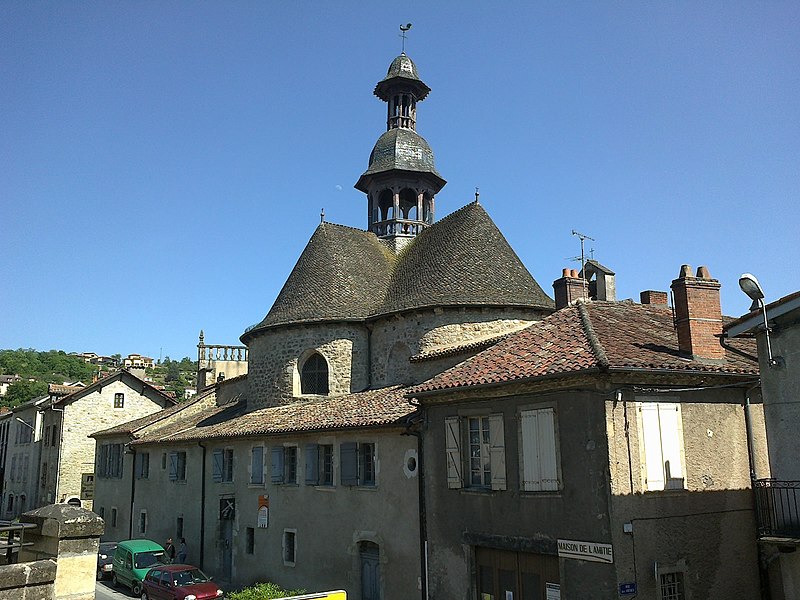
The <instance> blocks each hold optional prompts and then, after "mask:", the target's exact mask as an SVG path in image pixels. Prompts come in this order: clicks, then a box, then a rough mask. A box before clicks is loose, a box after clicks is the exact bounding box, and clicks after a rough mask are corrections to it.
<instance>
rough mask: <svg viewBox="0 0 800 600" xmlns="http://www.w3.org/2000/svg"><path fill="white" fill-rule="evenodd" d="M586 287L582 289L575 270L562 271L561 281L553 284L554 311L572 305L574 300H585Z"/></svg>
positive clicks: (581, 281)
mask: <svg viewBox="0 0 800 600" xmlns="http://www.w3.org/2000/svg"><path fill="white" fill-rule="evenodd" d="M587 289H588V286H586V287H584V285H583V279H581V277H580V275H579V274H578V271H577V270H576V269H564V270H563V271H562V274H561V279H556V280H555V281H554V282H553V291H554V292H555V297H556V310H559V309H561V308H564V307H565V306H569V305H570V304H573V303H574V302H575V301H576V300H581V299H586V297H587Z"/></svg>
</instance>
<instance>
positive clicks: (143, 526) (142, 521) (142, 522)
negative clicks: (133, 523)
mask: <svg viewBox="0 0 800 600" xmlns="http://www.w3.org/2000/svg"><path fill="white" fill-rule="evenodd" d="M139 533H140V534H142V535H144V534H145V533H147V511H146V510H142V511H139Z"/></svg>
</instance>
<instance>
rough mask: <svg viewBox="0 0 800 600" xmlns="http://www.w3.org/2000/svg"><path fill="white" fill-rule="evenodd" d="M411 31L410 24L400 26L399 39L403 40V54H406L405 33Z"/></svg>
mask: <svg viewBox="0 0 800 600" xmlns="http://www.w3.org/2000/svg"><path fill="white" fill-rule="evenodd" d="M409 29H411V23H406V24H405V25H400V31H401V32H402V33H400V37H401V38H403V54H405V53H406V31H408V30H409Z"/></svg>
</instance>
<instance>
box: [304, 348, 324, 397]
mask: <svg viewBox="0 0 800 600" xmlns="http://www.w3.org/2000/svg"><path fill="white" fill-rule="evenodd" d="M328 389H329V387H328V363H327V362H326V361H325V358H324V357H323V356H322V355H321V354H320V353H318V352H314V353H313V354H311V356H309V357H308V358H307V359H306V360H305V362H304V363H303V367H302V368H301V369H300V393H301V394H317V395H327V394H328Z"/></svg>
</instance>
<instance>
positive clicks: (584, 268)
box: [572, 229, 596, 296]
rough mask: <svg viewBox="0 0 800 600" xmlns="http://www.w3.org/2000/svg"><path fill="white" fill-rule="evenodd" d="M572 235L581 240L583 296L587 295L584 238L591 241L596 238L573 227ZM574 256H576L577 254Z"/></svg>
mask: <svg viewBox="0 0 800 600" xmlns="http://www.w3.org/2000/svg"><path fill="white" fill-rule="evenodd" d="M572 235H577V236H578V238H579V239H580V240H581V279H583V294H584V296H588V294H587V289H586V255H585V253H584V251H583V245H584V242H585V241H586V240H592V241H593V242H594V241H596V240H595V239H594V238H593V237H589V236H588V235H586V234H585V233H581V232H579V231H575V230H574V229H573V230H572ZM592 256H594V249H592ZM575 258H577V256H576V257H575Z"/></svg>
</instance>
